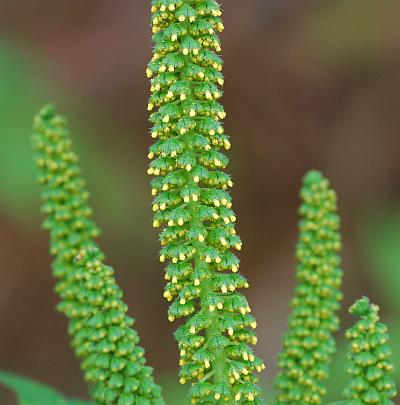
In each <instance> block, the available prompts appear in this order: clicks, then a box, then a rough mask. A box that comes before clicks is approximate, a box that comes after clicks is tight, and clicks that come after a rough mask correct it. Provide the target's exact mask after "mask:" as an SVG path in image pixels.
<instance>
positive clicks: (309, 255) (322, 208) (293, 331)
mask: <svg viewBox="0 0 400 405" xmlns="http://www.w3.org/2000/svg"><path fill="white" fill-rule="evenodd" d="M300 195H301V198H302V200H303V204H302V205H301V207H300V215H301V221H300V224H299V231H300V236H299V242H298V245H297V251H296V257H297V260H298V266H297V282H298V284H297V286H296V290H295V296H294V298H293V300H292V303H291V307H292V313H291V315H290V317H289V329H288V331H287V333H286V334H285V336H284V341H283V345H284V351H283V352H282V353H281V354H280V355H279V362H278V365H279V368H280V369H281V370H282V371H281V372H280V373H279V375H278V377H277V381H276V386H277V388H278V390H279V394H278V400H277V403H278V404H287V403H294V402H297V403H306V404H320V403H321V402H322V398H323V397H324V396H325V394H326V388H325V385H324V382H325V380H326V379H327V378H328V376H329V367H328V366H329V363H330V361H331V355H332V354H333V353H334V352H335V340H334V338H333V336H332V334H333V332H335V331H336V330H337V329H338V326H339V318H338V316H337V315H336V313H337V311H338V310H339V307H340V305H339V303H340V300H341V299H342V294H341V292H340V287H341V283H342V270H341V269H340V268H339V265H340V256H339V251H340V248H341V242H340V233H339V224H340V221H339V217H338V215H337V213H336V211H337V204H336V201H337V197H336V193H335V192H334V191H333V190H331V189H330V188H329V181H328V180H327V179H325V178H324V177H323V176H322V175H321V173H319V172H316V171H311V172H309V173H308V174H307V175H306V176H305V178H304V184H303V188H302V190H301V193H300Z"/></svg>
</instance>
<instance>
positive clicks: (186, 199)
mask: <svg viewBox="0 0 400 405" xmlns="http://www.w3.org/2000/svg"><path fill="white" fill-rule="evenodd" d="M183 201H184V202H185V203H188V202H189V201H190V197H189V196H188V195H185V197H183Z"/></svg>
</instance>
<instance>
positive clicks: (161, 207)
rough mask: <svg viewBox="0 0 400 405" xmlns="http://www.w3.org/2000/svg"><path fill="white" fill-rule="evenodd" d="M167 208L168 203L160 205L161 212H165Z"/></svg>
mask: <svg viewBox="0 0 400 405" xmlns="http://www.w3.org/2000/svg"><path fill="white" fill-rule="evenodd" d="M166 208H167V204H166V203H162V204H160V210H161V211H164V210H165V209H166Z"/></svg>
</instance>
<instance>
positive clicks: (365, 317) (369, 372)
mask: <svg viewBox="0 0 400 405" xmlns="http://www.w3.org/2000/svg"><path fill="white" fill-rule="evenodd" d="M378 311H379V307H378V306H377V305H374V304H372V303H370V301H369V299H368V298H366V297H363V298H361V299H359V300H358V301H356V303H355V304H354V305H353V306H352V307H350V311H349V312H350V313H351V314H352V315H354V316H357V317H359V318H360V319H359V320H358V321H357V322H356V324H355V325H354V326H352V327H351V328H349V329H348V330H347V331H346V338H347V339H348V341H349V351H348V354H347V366H346V369H347V372H348V373H349V374H350V375H351V381H350V383H349V385H348V387H347V388H346V389H345V390H344V396H345V398H346V399H348V400H349V401H350V402H351V401H354V402H355V403H359V404H388V405H391V404H393V402H392V401H391V398H394V397H395V396H396V394H397V389H396V384H395V382H394V380H393V378H392V377H391V374H392V372H393V369H394V368H393V364H392V363H391V361H390V356H391V348H390V346H389V344H388V342H389V335H388V328H387V326H386V325H385V324H383V323H380V322H379V314H378Z"/></svg>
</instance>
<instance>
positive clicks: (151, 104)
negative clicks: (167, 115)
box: [147, 103, 154, 111]
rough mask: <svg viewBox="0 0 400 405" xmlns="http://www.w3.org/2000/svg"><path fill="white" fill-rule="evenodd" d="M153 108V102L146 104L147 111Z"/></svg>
mask: <svg viewBox="0 0 400 405" xmlns="http://www.w3.org/2000/svg"><path fill="white" fill-rule="evenodd" d="M153 108H154V104H153V103H149V104H147V111H151V110H152V109H153Z"/></svg>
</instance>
